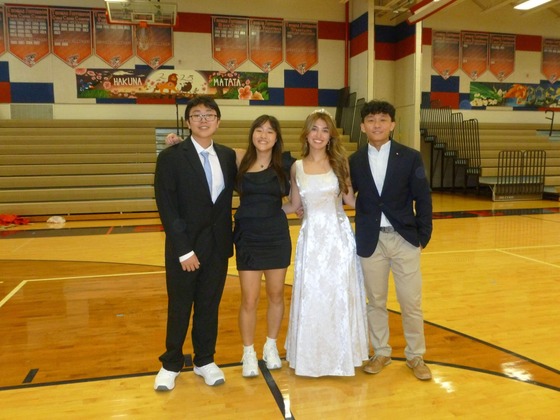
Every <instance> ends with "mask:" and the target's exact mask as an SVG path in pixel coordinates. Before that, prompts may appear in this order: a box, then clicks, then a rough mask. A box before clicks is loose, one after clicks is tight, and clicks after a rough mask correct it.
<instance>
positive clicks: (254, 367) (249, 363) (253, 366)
mask: <svg viewBox="0 0 560 420" xmlns="http://www.w3.org/2000/svg"><path fill="white" fill-rule="evenodd" d="M241 361H242V362H243V376H244V377H245V378H251V377H253V376H258V374H259V362H258V360H257V353H256V352H254V351H246V352H244V353H243V359H241Z"/></svg>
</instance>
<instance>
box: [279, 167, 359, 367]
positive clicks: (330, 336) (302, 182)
mask: <svg viewBox="0 0 560 420" xmlns="http://www.w3.org/2000/svg"><path fill="white" fill-rule="evenodd" d="M295 165H296V180H297V185H298V187H299V192H300V195H301V198H302V202H303V208H304V216H303V220H302V224H301V229H300V233H299V237H298V240H297V246H296V256H295V266H294V284H293V288H292V303H291V308H290V321H289V325H288V333H287V337H286V359H287V360H288V362H289V365H290V367H291V368H293V369H295V373H296V375H302V376H313V377H317V376H326V375H332V376H353V375H354V373H355V367H358V366H361V365H362V363H363V361H364V360H367V358H368V335H367V334H368V333H367V317H366V308H365V305H366V300H365V292H364V281H363V274H362V269H361V266H360V261H359V258H358V256H357V255H356V242H355V239H354V233H353V231H352V226H351V225H350V221H349V220H348V217H347V216H346V213H345V212H344V209H343V207H342V197H341V195H339V187H338V179H337V178H336V176H335V174H334V172H333V171H332V170H331V171H329V172H328V173H325V174H319V175H308V174H305V172H304V170H303V162H302V161H301V160H298V161H297V162H296V163H295Z"/></svg>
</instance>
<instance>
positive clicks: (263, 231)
mask: <svg viewBox="0 0 560 420" xmlns="http://www.w3.org/2000/svg"><path fill="white" fill-rule="evenodd" d="M282 149H283V141H282V134H281V131H280V124H279V122H278V120H277V119H276V118H275V117H273V116H270V115H261V116H260V117H258V118H257V119H256V120H255V121H253V124H252V125H251V130H250V132H249V144H248V146H247V151H246V152H245V153H244V154H243V152H241V154H242V156H243V157H242V158H241V162H240V164H239V170H238V175H237V184H236V188H237V192H238V193H239V197H240V205H239V208H238V209H237V212H236V213H235V228H234V242H235V250H236V260H237V270H238V272H239V280H240V284H241V306H240V308H239V329H240V332H241V339H242V341H243V359H242V362H243V376H245V377H252V376H257V375H258V362H257V354H256V352H255V349H254V337H255V326H256V322H257V305H258V301H259V295H260V288H261V279H262V276H263V274H264V277H265V281H266V293H267V298H268V308H267V327H268V331H267V339H266V343H265V345H264V349H263V360H264V361H265V362H266V366H267V368H268V369H279V368H280V367H282V361H281V360H280V357H279V355H278V350H277V346H276V339H277V337H278V332H279V330H280V324H281V322H282V318H283V316H284V281H285V277H286V271H287V268H288V266H289V265H290V259H291V252H292V241H291V239H290V232H289V228H288V220H287V217H286V214H285V213H284V211H283V210H282V198H283V197H284V196H287V195H288V194H289V190H290V184H289V175H288V174H289V171H290V166H291V164H292V163H293V159H292V158H291V157H290V155H289V153H287V154H283V153H282ZM238 152H239V151H238Z"/></svg>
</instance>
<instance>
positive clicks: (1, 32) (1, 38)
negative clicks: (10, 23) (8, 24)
mask: <svg viewBox="0 0 560 420" xmlns="http://www.w3.org/2000/svg"><path fill="white" fill-rule="evenodd" d="M5 52H6V32H5V25H4V6H2V5H0V55H2V54H4V53H5Z"/></svg>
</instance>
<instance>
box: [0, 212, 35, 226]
mask: <svg viewBox="0 0 560 420" xmlns="http://www.w3.org/2000/svg"><path fill="white" fill-rule="evenodd" d="M28 223H29V219H26V218H25V217H19V216H16V215H15V214H0V226H9V225H26V224H28Z"/></svg>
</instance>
